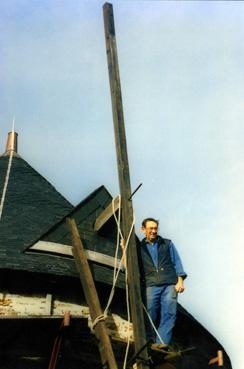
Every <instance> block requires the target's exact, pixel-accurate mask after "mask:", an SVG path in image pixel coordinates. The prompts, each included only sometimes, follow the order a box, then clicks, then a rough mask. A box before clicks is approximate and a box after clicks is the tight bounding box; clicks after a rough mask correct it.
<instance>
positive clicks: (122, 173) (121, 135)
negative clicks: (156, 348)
mask: <svg viewBox="0 0 244 369" xmlns="http://www.w3.org/2000/svg"><path fill="white" fill-rule="evenodd" d="M103 14H104V28H105V39H106V50H107V60H108V71H109V82H110V90H111V99H112V110H113V122H114V133H115V143H116V153H117V165H118V175H119V185H120V194H121V199H122V232H123V235H124V239H125V240H126V239H127V238H128V235H129V233H130V229H131V226H132V223H133V207H132V201H131V185H130V173H129V162H128V155H127V144H126V135H125V125H124V114H123V105H122V93H121V85H120V76H119V65H118V56H117V45H116V37H115V26H114V15H113V7H112V5H111V4H109V3H105V4H104V6H103ZM127 260H128V263H127V268H128V282H129V286H130V288H129V296H130V306H131V314H132V322H133V327H134V337H135V350H136V352H138V351H140V349H141V348H142V347H143V346H144V345H145V343H146V334H145V325H144V316H143V310H142V299H141V292H140V277H139V267H138V262H137V248H136V239H135V233H134V229H133V231H132V234H131V237H130V240H129V243H128V257H127ZM140 356H141V357H143V359H145V360H147V359H148V355H147V352H146V350H144V351H143V352H142V353H141V354H140ZM137 364H138V368H140V369H142V368H148V365H147V364H145V363H144V362H138V363H137Z"/></svg>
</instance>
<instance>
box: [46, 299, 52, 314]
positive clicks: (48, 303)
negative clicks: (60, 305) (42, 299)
mask: <svg viewBox="0 0 244 369" xmlns="http://www.w3.org/2000/svg"><path fill="white" fill-rule="evenodd" d="M45 310H46V315H51V313H52V295H51V294H47V295H46V309H45Z"/></svg>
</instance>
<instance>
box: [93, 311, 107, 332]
mask: <svg viewBox="0 0 244 369" xmlns="http://www.w3.org/2000/svg"><path fill="white" fill-rule="evenodd" d="M106 318H107V316H105V315H104V314H101V315H98V316H97V317H96V319H94V320H93V322H92V323H91V328H92V329H94V328H95V327H96V325H97V323H99V322H101V321H103V320H105V319H106Z"/></svg>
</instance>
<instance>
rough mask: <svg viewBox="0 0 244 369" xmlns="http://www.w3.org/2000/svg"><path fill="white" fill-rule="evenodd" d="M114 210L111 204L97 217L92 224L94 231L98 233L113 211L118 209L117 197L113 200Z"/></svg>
mask: <svg viewBox="0 0 244 369" xmlns="http://www.w3.org/2000/svg"><path fill="white" fill-rule="evenodd" d="M113 201H114V208H113V204H112V202H111V204H109V205H108V206H107V207H106V209H104V210H103V212H102V213H101V214H100V215H99V216H98V217H97V219H96V221H95V224H94V231H96V232H98V231H99V230H100V229H101V228H102V227H103V226H104V224H105V223H106V222H107V221H108V220H109V219H110V218H111V217H112V216H113V213H114V211H117V210H118V209H119V196H117V197H116V198H115V199H114V200H113Z"/></svg>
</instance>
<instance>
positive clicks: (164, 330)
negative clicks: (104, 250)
mask: <svg viewBox="0 0 244 369" xmlns="http://www.w3.org/2000/svg"><path fill="white" fill-rule="evenodd" d="M158 224H159V222H158V221H157V220H155V219H153V218H147V219H144V220H143V222H142V228H141V229H142V232H143V233H144V235H145V238H144V239H143V240H142V242H141V244H140V246H139V248H138V261H139V268H140V274H141V280H142V294H143V297H144V302H145V305H146V308H147V311H148V313H149V315H150V317H151V319H152V321H153V323H154V325H156V326H157V330H158V333H159V335H160V337H161V338H162V341H163V343H165V344H169V343H170V341H171V337H172V330H173V327H174V324H175V319H176V311H177V295H178V293H182V292H183V291H184V289H185V287H184V279H185V278H186V276H187V275H186V273H185V272H184V270H183V266H182V263H181V260H180V257H179V254H178V252H177V250H176V248H175V246H174V244H173V242H172V241H170V240H168V239H165V238H162V237H160V236H159V235H158ZM147 320H148V319H147ZM146 332H147V338H148V339H152V340H153V341H154V342H155V336H156V334H155V332H154V330H153V329H152V326H151V324H150V323H149V322H147V324H146ZM160 342H161V341H160V339H159V337H156V343H160Z"/></svg>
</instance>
